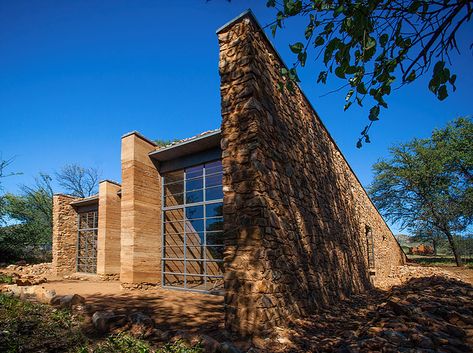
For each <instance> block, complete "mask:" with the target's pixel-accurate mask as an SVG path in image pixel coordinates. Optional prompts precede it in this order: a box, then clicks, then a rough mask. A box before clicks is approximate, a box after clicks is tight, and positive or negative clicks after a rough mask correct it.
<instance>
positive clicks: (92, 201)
mask: <svg viewBox="0 0 473 353" xmlns="http://www.w3.org/2000/svg"><path fill="white" fill-rule="evenodd" d="M98 203H99V195H93V196H90V197H86V198H83V199H80V200H75V201H72V202H71V203H70V205H71V206H72V207H74V208H79V207H84V206H93V205H97V204H98Z"/></svg>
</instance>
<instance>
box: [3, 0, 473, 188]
mask: <svg viewBox="0 0 473 353" xmlns="http://www.w3.org/2000/svg"><path fill="white" fill-rule="evenodd" d="M265 3H266V1H265V0H260V1H238V0H233V1H231V2H227V1H225V0H212V1H209V2H206V1H205V0H183V1H167V2H163V1H156V0H153V1H120V0H114V1H111V0H110V1H47V0H42V1H21V0H16V1H1V2H0V68H1V69H0V154H1V155H2V156H3V158H10V157H14V158H15V159H14V162H13V164H12V165H11V168H10V171H16V172H21V173H23V174H22V175H18V176H14V177H9V178H5V179H4V180H2V184H3V186H4V191H8V192H16V191H18V185H20V184H22V183H24V184H28V183H31V182H32V180H33V178H34V176H35V175H37V174H38V173H39V172H46V173H53V172H54V171H56V170H58V169H60V168H61V166H63V165H65V164H68V163H79V164H81V165H84V166H94V167H97V168H99V169H100V170H101V171H102V177H103V178H107V179H114V180H120V137H121V136H122V135H123V134H124V133H126V132H129V131H132V130H138V131H140V132H141V133H142V134H144V135H145V136H147V137H149V138H161V139H174V138H184V137H188V136H191V135H194V134H197V133H199V132H202V131H205V130H209V129H213V128H216V127H219V125H220V96H219V94H220V92H219V76H218V42H217V37H216V35H215V30H216V29H217V28H218V27H220V26H221V25H222V24H224V23H226V22H228V21H229V20H231V19H232V18H234V17H235V16H237V15H238V14H240V13H241V12H242V11H244V10H245V9H247V8H251V9H252V10H253V11H254V13H255V15H256V16H257V18H258V20H259V21H260V23H262V24H263V25H264V24H267V23H269V22H270V21H271V20H272V18H273V17H274V11H273V10H271V9H267V8H266V7H265ZM302 24H303V23H302V22H298V21H297V20H296V21H292V22H290V23H288V26H287V28H286V30H285V31H283V32H280V34H278V35H277V36H276V38H275V39H274V40H273V43H274V44H275V46H276V48H277V49H278V51H279V52H280V53H281V55H282V57H283V58H284V59H285V61H286V63H287V64H290V63H292V61H293V59H294V58H293V56H292V55H291V53H290V51H289V49H288V43H292V42H295V41H296V40H297V39H300V38H301V36H302V35H303V27H302ZM472 30H473V23H469V24H468V25H467V28H465V29H464V31H463V32H462V33H461V35H460V38H459V44H460V46H462V47H463V52H462V55H461V56H454V57H453V63H454V64H455V67H456V70H455V72H456V73H457V74H458V79H457V92H456V93H455V94H453V95H451V96H450V97H449V98H448V99H447V100H446V101H444V102H439V101H438V100H437V99H436V98H435V97H434V96H433V95H432V94H431V93H429V92H428V91H427V89H426V86H427V78H426V79H423V80H420V81H419V82H416V83H415V84H413V85H411V86H409V87H407V88H406V89H404V90H401V91H398V92H395V94H394V95H391V97H389V100H388V104H389V106H390V108H389V110H387V111H383V112H382V115H381V120H380V121H379V122H378V123H377V124H376V126H375V127H374V128H373V130H372V133H371V139H372V141H373V142H372V143H371V144H370V145H366V146H365V147H364V148H362V149H361V150H359V149H357V148H356V147H355V143H356V140H357V138H358V135H359V132H360V131H361V129H362V128H363V127H364V124H365V123H366V113H365V112H363V111H361V110H358V109H350V110H348V111H347V112H343V103H344V102H343V97H344V94H345V93H343V92H340V93H337V94H331V95H328V96H323V95H324V94H325V93H327V92H328V91H330V90H332V89H334V88H336V87H338V86H339V85H340V84H341V83H342V82H341V81H338V80H337V79H335V78H334V79H332V80H330V81H329V82H328V84H327V85H326V86H323V85H317V84H315V80H316V77H317V74H318V72H319V71H320V70H321V69H322V64H321V63H316V62H311V63H309V64H308V65H307V67H306V68H305V69H304V70H303V71H301V73H300V76H301V79H302V84H301V86H302V88H303V89H304V91H305V93H306V94H307V96H308V98H309V99H310V100H311V102H312V103H313V105H314V107H315V108H316V110H317V112H318V113H319V115H320V116H321V118H322V120H323V122H324V123H325V124H326V126H327V127H328V129H329V131H330V132H331V134H332V136H333V137H334V139H335V140H336V141H337V143H338V144H339V146H340V148H341V150H342V151H343V153H344V154H345V156H346V158H347V159H348V161H349V163H350V164H351V166H352V167H353V169H354V170H355V172H356V173H357V175H358V177H359V178H360V180H361V182H362V183H363V184H364V185H368V184H369V183H370V182H371V180H372V172H371V165H372V164H373V163H374V162H376V161H377V160H378V159H379V158H382V157H386V156H387V155H388V147H389V146H390V145H392V144H395V143H399V142H402V141H407V140H409V139H411V138H413V137H426V136H428V135H429V134H430V132H431V131H432V129H434V128H439V127H442V126H444V125H445V124H446V122H447V121H448V120H451V119H453V118H455V117H457V116H461V115H471V114H472V110H473V109H472V107H473V105H472V103H471V100H472V98H471V94H470V93H471V88H472V87H473V67H472V62H473V60H472V52H471V50H468V47H469V44H470V41H471V38H470V39H468V38H467V34H470V33H472ZM309 60H310V59H309ZM58 191H59V190H58Z"/></svg>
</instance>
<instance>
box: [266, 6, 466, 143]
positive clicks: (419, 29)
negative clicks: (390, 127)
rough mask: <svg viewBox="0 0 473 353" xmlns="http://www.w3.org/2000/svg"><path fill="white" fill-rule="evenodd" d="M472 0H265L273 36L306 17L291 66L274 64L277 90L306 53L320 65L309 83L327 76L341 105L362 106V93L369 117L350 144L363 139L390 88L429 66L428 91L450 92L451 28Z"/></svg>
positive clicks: (289, 85) (293, 77)
mask: <svg viewBox="0 0 473 353" xmlns="http://www.w3.org/2000/svg"><path fill="white" fill-rule="evenodd" d="M472 4H473V1H472V0H456V1H451V0H444V1H435V0H434V1H427V0H409V1H402V0H394V1H388V0H365V1H349V0H339V1H331V0H283V1H276V0H269V1H267V6H268V7H271V8H274V9H275V10H276V11H277V12H276V18H275V20H274V21H273V22H272V23H270V24H269V25H268V27H270V29H271V32H272V34H273V36H275V35H276V34H277V32H278V30H280V29H281V28H283V27H284V25H285V23H286V21H287V19H289V18H292V17H296V16H299V17H303V18H306V19H308V24H307V25H306V27H305V30H304V40H303V41H298V42H296V43H293V44H291V45H290V46H289V47H290V49H291V51H292V52H293V53H294V54H295V55H296V60H295V62H294V65H293V66H292V68H291V69H286V68H282V69H281V72H280V73H281V76H282V80H281V81H280V82H279V83H278V86H279V88H280V89H281V90H283V89H287V90H288V91H289V92H293V91H294V83H298V82H300V79H299V77H298V74H297V68H298V66H301V67H304V66H305V64H306V61H307V59H308V56H309V55H310V52H311V51H314V52H315V60H318V59H319V58H320V57H322V59H323V63H324V66H325V70H322V71H321V72H320V73H319V74H318V77H317V83H322V84H326V82H327V78H328V76H329V75H332V74H335V76H337V77H338V78H340V79H343V80H346V84H345V85H343V86H341V87H340V88H339V89H337V90H335V91H338V90H340V89H345V88H348V89H347V93H346V96H345V104H344V110H345V111H346V110H348V109H349V108H350V107H351V106H352V105H353V103H356V104H357V105H358V106H360V107H362V106H363V103H364V102H365V100H366V98H367V97H368V98H369V101H370V105H371V106H370V109H369V115H368V120H369V122H368V123H367V125H366V126H365V128H364V129H363V130H362V131H361V136H360V138H359V139H358V142H357V147H358V148H360V147H362V145H363V143H369V142H370V138H369V131H370V129H371V127H372V125H373V123H374V122H375V121H377V120H379V118H380V116H381V114H382V110H381V109H387V108H388V104H387V102H386V100H387V97H388V96H389V95H390V94H391V92H392V91H393V90H397V89H400V88H402V87H403V86H405V85H407V84H410V83H412V82H414V81H416V80H417V79H418V78H419V77H421V76H423V75H424V74H426V73H429V72H431V79H430V81H429V85H428V88H429V90H430V91H431V92H432V93H433V94H434V95H435V96H436V97H437V98H438V99H439V100H441V101H442V100H444V99H446V98H447V97H448V95H449V91H455V90H456V87H455V82H456V79H457V76H456V75H455V74H452V73H451V71H450V68H449V67H451V66H452V63H451V60H450V55H451V52H452V51H456V52H458V53H459V52H460V48H459V47H458V43H457V40H456V38H457V34H458V32H459V30H460V29H461V28H462V27H463V26H464V25H465V23H466V22H468V21H470V20H471V16H472V14H473V9H472ZM434 62H435V65H433V68H432V64H433V63H434Z"/></svg>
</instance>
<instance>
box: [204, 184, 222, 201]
mask: <svg viewBox="0 0 473 353" xmlns="http://www.w3.org/2000/svg"><path fill="white" fill-rule="evenodd" d="M205 199H206V200H207V201H209V200H218V199H223V189H222V186H217V187H213V188H208V189H206V190H205Z"/></svg>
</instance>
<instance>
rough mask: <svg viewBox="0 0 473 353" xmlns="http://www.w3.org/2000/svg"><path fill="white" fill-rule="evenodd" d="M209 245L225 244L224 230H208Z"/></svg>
mask: <svg viewBox="0 0 473 353" xmlns="http://www.w3.org/2000/svg"><path fill="white" fill-rule="evenodd" d="M206 236H207V245H223V232H207V235H206Z"/></svg>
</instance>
